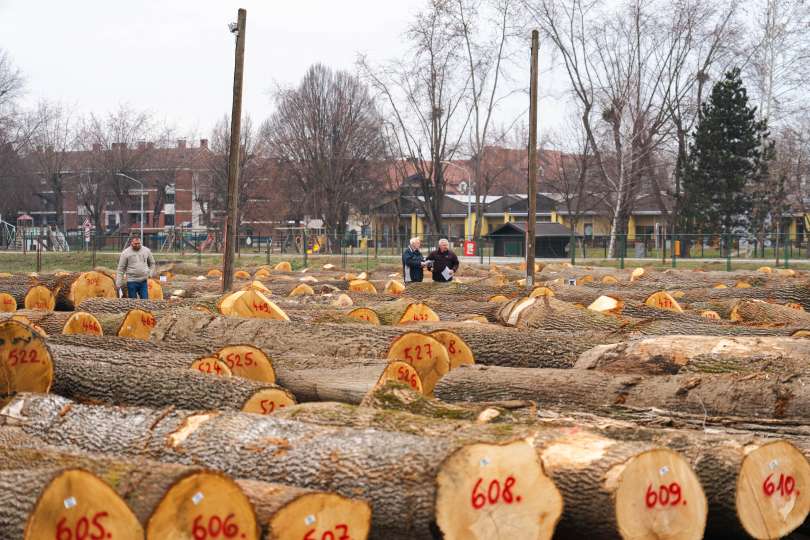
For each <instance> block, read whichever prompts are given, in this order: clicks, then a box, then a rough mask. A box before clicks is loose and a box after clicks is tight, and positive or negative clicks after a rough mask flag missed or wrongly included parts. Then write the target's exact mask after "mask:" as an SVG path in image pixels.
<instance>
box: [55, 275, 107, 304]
mask: <svg viewBox="0 0 810 540" xmlns="http://www.w3.org/2000/svg"><path fill="white" fill-rule="evenodd" d="M47 284H48V285H49V288H50V289H51V291H53V292H54V294H55V295H56V309H58V310H59V311H73V310H74V309H75V308H76V306H78V305H79V304H81V303H82V302H83V301H84V300H85V299H87V298H96V297H100V298H117V297H118V288H117V287H116V286H115V278H113V277H112V276H110V275H109V274H107V273H105V272H101V271H97V270H92V271H90V272H80V273H74V274H68V275H65V276H58V277H54V278H53V279H51V280H49V281H47Z"/></svg>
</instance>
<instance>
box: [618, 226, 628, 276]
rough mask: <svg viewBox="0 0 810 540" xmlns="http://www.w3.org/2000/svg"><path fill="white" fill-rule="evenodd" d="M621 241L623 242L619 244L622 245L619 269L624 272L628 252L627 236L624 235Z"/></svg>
mask: <svg viewBox="0 0 810 540" xmlns="http://www.w3.org/2000/svg"><path fill="white" fill-rule="evenodd" d="M620 240H621V242H619V243H620V247H619V249H620V250H621V252H620V254H619V268H621V269H622V270H624V255H625V252H626V251H627V235H626V234H623V235H622V236H621V238H620Z"/></svg>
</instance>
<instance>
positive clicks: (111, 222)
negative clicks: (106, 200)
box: [107, 214, 117, 229]
mask: <svg viewBox="0 0 810 540" xmlns="http://www.w3.org/2000/svg"><path fill="white" fill-rule="evenodd" d="M116 224H117V222H116V219H115V214H107V228H108V229H114V228H115V226H116Z"/></svg>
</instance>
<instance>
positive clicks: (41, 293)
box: [21, 285, 56, 311]
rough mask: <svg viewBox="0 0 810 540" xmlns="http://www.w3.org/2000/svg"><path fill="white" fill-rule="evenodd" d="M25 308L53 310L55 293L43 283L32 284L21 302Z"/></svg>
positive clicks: (54, 307)
mask: <svg viewBox="0 0 810 540" xmlns="http://www.w3.org/2000/svg"><path fill="white" fill-rule="evenodd" d="M21 305H22V306H23V307H25V309H42V310H45V311H53V310H54V309H56V294H54V292H53V291H52V290H51V289H49V288H47V287H45V286H44V285H34V286H32V287H30V288H29V289H28V291H27V292H26V293H25V298H24V299H23V303H22V304H21Z"/></svg>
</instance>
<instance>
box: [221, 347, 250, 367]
mask: <svg viewBox="0 0 810 540" xmlns="http://www.w3.org/2000/svg"><path fill="white" fill-rule="evenodd" d="M225 363H226V364H228V367H229V368H231V369H233V368H234V367H248V366H252V365H253V351H248V352H246V353H245V363H244V364H243V363H242V356H241V355H240V354H239V353H228V356H226V357H225Z"/></svg>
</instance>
